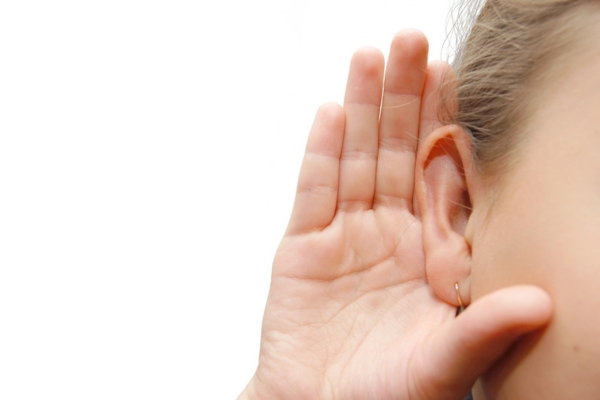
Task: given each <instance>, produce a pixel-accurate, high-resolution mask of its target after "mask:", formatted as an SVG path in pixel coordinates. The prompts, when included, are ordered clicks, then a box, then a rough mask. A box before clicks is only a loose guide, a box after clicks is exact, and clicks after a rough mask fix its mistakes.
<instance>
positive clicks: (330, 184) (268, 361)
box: [239, 31, 552, 400]
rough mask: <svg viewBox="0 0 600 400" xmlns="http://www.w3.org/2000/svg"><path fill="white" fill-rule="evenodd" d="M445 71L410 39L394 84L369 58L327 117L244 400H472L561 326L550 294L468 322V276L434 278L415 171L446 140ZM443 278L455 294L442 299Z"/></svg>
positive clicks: (490, 297)
mask: <svg viewBox="0 0 600 400" xmlns="http://www.w3.org/2000/svg"><path fill="white" fill-rule="evenodd" d="M447 68H448V67H447V66H445V65H443V64H439V63H437V64H431V65H430V66H429V67H427V42H426V40H425V38H424V37H423V36H422V34H420V33H417V32H412V31H408V32H403V33H400V34H398V35H397V36H396V37H395V38H394V40H393V43H392V48H391V51H390V57H389V60H388V64H387V68H385V73H384V62H383V56H382V55H381V53H380V52H378V51H377V50H374V49H372V48H365V49H361V50H359V51H358V52H357V53H356V54H355V55H354V57H353V59H352V62H351V66H350V73H349V77H348V86H347V89H346V96H345V101H344V105H343V107H341V106H338V105H335V104H326V105H324V106H323V107H321V109H320V110H319V112H318V113H317V116H316V118H315V122H314V124H313V128H312V130H311V133H310V135H309V139H308V144H307V148H306V155H305V158H304V162H303V165H302V169H301V172H300V177H299V183H298V192H297V197H296V202H295V205H294V209H293V212H292V216H291V220H290V223H289V226H288V229H287V232H286V234H285V236H284V238H283V240H282V242H281V245H280V247H279V249H278V251H277V254H276V256H275V260H274V263H273V273H272V280H271V289H270V292H269V298H268V301H267V306H266V309H265V315H264V320H263V330H262V340H261V350H260V359H259V364H258V367H257V370H256V373H255V374H254V376H253V377H252V379H251V381H250V382H249V383H248V385H247V387H246V389H245V390H244V391H243V393H242V394H241V395H240V397H239V399H264V400H266V399H284V398H294V399H344V400H346V399H381V400H385V399H412V400H426V399H435V400H440V399H448V400H455V399H462V396H464V395H465V394H466V393H467V392H468V391H469V389H470V387H471V386H472V384H473V383H474V381H475V380H476V378H477V377H479V376H480V375H481V374H482V373H484V372H485V371H486V370H488V368H489V367H490V366H491V365H493V364H494V363H495V362H496V361H497V360H498V359H499V358H500V357H501V356H502V355H503V354H504V353H505V352H506V351H507V350H508V349H509V348H510V347H511V345H512V344H513V343H515V342H516V341H517V340H518V339H520V338H523V337H526V336H527V335H528V334H530V333H532V332H535V331H536V330H539V329H541V328H543V327H544V326H545V325H546V324H547V323H548V321H549V320H550V318H551V313H552V311H551V308H552V306H551V302H550V299H549V297H548V295H547V294H546V293H545V292H543V291H542V290H540V289H539V288H536V287H534V286H527V285H518V286H513V287H510V288H503V289H500V290H497V291H493V292H490V293H489V294H487V295H485V296H481V297H480V298H478V299H477V301H474V302H473V303H472V304H471V305H470V306H469V308H468V309H467V310H466V311H465V312H464V313H462V314H461V315H460V316H459V317H458V318H457V317H455V314H456V306H457V305H458V301H457V294H456V292H455V290H454V283H455V282H456V281H459V282H460V284H461V285H463V284H464V285H465V286H466V288H465V290H463V289H462V288H461V297H462V298H463V300H464V301H465V302H468V301H469V297H470V296H469V291H468V284H467V283H466V280H465V279H464V274H462V272H461V273H458V274H456V276H452V275H451V274H447V273H444V274H440V275H439V279H437V278H436V277H437V275H432V274H431V273H430V271H427V270H426V264H425V253H424V246H423V241H422V240H423V239H422V238H423V229H424V226H423V224H422V223H421V213H420V212H419V208H420V207H418V206H417V205H416V204H414V203H413V199H414V196H415V194H416V195H417V197H418V193H415V190H414V185H415V180H414V179H415V165H416V164H415V161H416V160H417V147H418V145H419V142H421V143H427V138H428V137H429V136H430V135H433V133H434V132H436V131H439V129H441V124H440V123H439V122H438V121H437V117H436V116H437V102H438V96H439V95H438V93H437V91H436V89H437V88H438V87H439V85H440V80H441V75H442V74H443V73H444V71H447ZM384 75H385V80H384ZM382 92H383V97H382ZM380 113H381V115H380ZM432 137H433V138H435V136H432ZM423 148H424V149H427V148H428V147H427V146H425V147H423ZM419 154H428V153H424V152H423V151H422V150H419ZM419 157H420V159H423V157H424V156H419ZM417 165H418V163H417ZM417 176H418V175H417ZM432 279H433V280H434V281H435V282H438V283H440V282H441V281H442V280H444V279H447V280H448V287H447V288H444V289H443V290H437V291H435V288H434V286H432V285H431V284H430V281H431V280H432ZM436 279H437V280H436Z"/></svg>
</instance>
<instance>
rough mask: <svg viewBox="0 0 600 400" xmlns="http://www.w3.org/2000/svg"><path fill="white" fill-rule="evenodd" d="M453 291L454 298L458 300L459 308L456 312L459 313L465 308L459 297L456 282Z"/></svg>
mask: <svg viewBox="0 0 600 400" xmlns="http://www.w3.org/2000/svg"><path fill="white" fill-rule="evenodd" d="M454 289H456V298H457V299H458V306H459V311H458V312H461V311H462V310H464V309H465V306H464V305H463V302H462V298H461V297H460V290H459V289H458V282H456V283H455V284H454Z"/></svg>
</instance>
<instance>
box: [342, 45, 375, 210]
mask: <svg viewBox="0 0 600 400" xmlns="http://www.w3.org/2000/svg"><path fill="white" fill-rule="evenodd" d="M382 87H383V54H381V52H380V51H379V50H377V49H374V48H370V47H365V48H363V49H360V50H359V51H357V52H356V53H355V54H354V57H352V62H351V63H350V73H349V75H348V83H347V86H346V96H345V98H344V109H345V111H346V130H345V134H344V144H343V147H342V155H341V159H340V182H339V193H338V208H339V209H340V210H341V211H353V210H357V209H368V208H371V206H372V203H373V194H374V190H375V171H376V166H377V141H378V131H379V109H380V106H381V93H382Z"/></svg>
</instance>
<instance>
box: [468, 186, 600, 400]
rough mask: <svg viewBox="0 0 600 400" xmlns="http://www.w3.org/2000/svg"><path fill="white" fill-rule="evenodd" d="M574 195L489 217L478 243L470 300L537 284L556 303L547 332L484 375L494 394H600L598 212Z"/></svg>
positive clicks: (523, 344)
mask: <svg viewBox="0 0 600 400" xmlns="http://www.w3.org/2000/svg"><path fill="white" fill-rule="evenodd" d="M580 193H581V192H580ZM569 200H572V199H561V201H560V202H557V203H556V204H550V203H548V204H547V205H546V206H543V205H540V202H538V201H536V202H534V203H533V204H529V206H528V205H527V203H526V202H523V201H521V202H519V204H520V205H521V206H522V208H521V209H517V208H516V207H513V208H512V209H511V212H510V213H506V214H504V215H501V214H500V215H498V216H497V218H494V219H493V220H490V221H489V224H488V225H486V229H485V231H483V230H480V232H482V233H481V234H480V235H478V236H476V239H474V241H473V247H472V250H473V252H472V256H473V269H472V276H471V295H472V299H473V301H476V300H477V299H478V298H480V297H482V296H484V295H485V294H488V293H490V292H492V291H494V290H497V289H499V288H502V287H506V286H511V285H516V284H533V285H536V286H539V287H541V288H543V289H544V290H546V291H547V292H548V293H549V294H550V295H551V297H552V299H553V302H554V307H555V310H554V317H553V320H552V322H551V324H550V325H549V326H548V328H547V329H546V330H544V331H543V332H539V333H538V334H536V335H531V336H530V337H528V338H526V339H525V340H523V341H522V342H521V343H520V344H519V345H518V346H516V347H515V348H514V349H513V350H512V351H511V353H510V354H509V355H507V356H506V357H505V358H504V359H503V360H501V361H500V362H499V363H497V365H496V366H495V367H494V368H493V369H492V370H491V371H490V372H489V373H488V374H487V375H486V377H485V379H484V386H485V387H486V390H487V391H488V393H491V394H490V398H497V399H503V398H507V399H508V398H511V399H514V398H524V399H525V398H544V399H570V398H575V397H574V396H575V395H577V396H579V397H578V398H600V382H598V379H597V376H598V371H600V318H598V311H597V310H598V309H600V212H598V211H594V210H593V209H592V208H590V207H585V205H584V206H583V207H579V209H578V208H577V206H576V205H575V204H573V201H569ZM558 203H560V205H559V204H558ZM581 205H582V204H581V202H579V206H581ZM534 206H537V207H534ZM586 210H587V211H586ZM590 210H592V211H590Z"/></svg>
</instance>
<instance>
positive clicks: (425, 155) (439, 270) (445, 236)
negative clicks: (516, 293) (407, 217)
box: [415, 126, 472, 306]
mask: <svg viewBox="0 0 600 400" xmlns="http://www.w3.org/2000/svg"><path fill="white" fill-rule="evenodd" d="M465 140H467V137H466V134H465V133H464V131H462V129H461V128H459V127H455V126H446V127H442V128H439V129H437V130H436V131H434V132H433V133H431V134H430V135H429V136H428V137H427V138H426V139H425V141H424V142H423V144H422V146H421V148H420V150H419V154H418V156H417V176H416V179H415V186H416V187H415V191H416V194H417V200H418V202H419V207H420V210H421V215H422V220H423V247H424V250H425V265H426V272H427V279H428V280H429V284H430V285H431V287H432V288H433V290H434V292H435V293H436V295H437V296H438V297H440V298H441V299H442V300H444V301H446V302H447V303H449V304H453V305H455V306H458V305H459V304H458V303H459V301H458V298H457V292H456V288H455V284H456V283H457V282H458V283H459V286H460V296H461V302H462V303H464V304H463V305H467V304H468V303H469V299H470V285H469V282H470V279H469V275H470V271H471V248H470V245H469V243H468V241H467V239H466V237H465V231H466V227H467V224H468V221H469V218H470V217H471V211H472V208H471V200H470V195H469V187H468V183H469V179H468V174H469V173H470V172H469V171H470V168H471V158H470V157H471V150H470V147H469V146H468V145H467V143H468V142H465Z"/></svg>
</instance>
